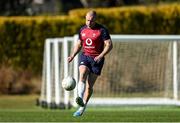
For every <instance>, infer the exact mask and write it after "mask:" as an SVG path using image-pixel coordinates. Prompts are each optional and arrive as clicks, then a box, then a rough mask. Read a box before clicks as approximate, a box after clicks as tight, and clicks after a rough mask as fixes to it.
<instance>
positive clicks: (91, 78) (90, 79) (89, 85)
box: [74, 73, 98, 116]
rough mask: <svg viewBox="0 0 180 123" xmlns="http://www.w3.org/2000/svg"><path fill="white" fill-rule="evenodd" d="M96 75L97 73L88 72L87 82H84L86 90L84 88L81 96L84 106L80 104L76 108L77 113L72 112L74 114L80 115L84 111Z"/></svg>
mask: <svg viewBox="0 0 180 123" xmlns="http://www.w3.org/2000/svg"><path fill="white" fill-rule="evenodd" d="M97 77H98V75H96V74H93V73H89V75H88V80H87V84H86V90H85V93H84V98H83V99H84V103H85V104H84V106H82V107H80V108H79V109H78V111H77V114H74V116H81V115H82V114H83V113H84V111H85V109H86V105H87V103H88V101H89V99H90V97H91V95H92V93H93V86H94V84H95V82H96V79H97Z"/></svg>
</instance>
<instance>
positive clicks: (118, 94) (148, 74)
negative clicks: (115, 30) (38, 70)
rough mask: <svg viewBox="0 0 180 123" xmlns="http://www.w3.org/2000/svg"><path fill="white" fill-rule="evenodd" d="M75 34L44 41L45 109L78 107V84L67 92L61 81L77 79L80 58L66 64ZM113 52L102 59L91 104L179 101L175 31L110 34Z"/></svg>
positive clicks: (179, 61)
mask: <svg viewBox="0 0 180 123" xmlns="http://www.w3.org/2000/svg"><path fill="white" fill-rule="evenodd" d="M77 39H78V36H77V35H75V36H74V37H64V38H51V39H46V42H45V47H44V60H43V76H42V88H41V96H40V98H39V102H40V104H41V105H42V106H43V107H50V108H57V107H59V108H70V107H71V106H77V104H76V103H75V98H76V97H77V88H75V89H74V91H71V92H68V91H65V90H64V89H62V86H61V81H62V79H63V78H64V77H65V76H67V75H71V76H73V77H74V78H75V80H76V82H77V81H78V56H76V57H75V59H74V61H73V62H72V63H70V64H69V63H68V61H67V57H68V56H69V55H70V53H71V50H72V49H73V45H74V44H75V42H76V41H77ZM111 39H112V41H113V46H114V47H113V50H112V51H111V52H110V54H108V55H107V56H106V58H105V64H104V67H103V70H102V75H101V76H100V77H99V78H98V79H97V82H96V83H95V86H94V94H93V96H92V98H91V99H90V100H89V103H88V104H89V105H92V106H95V105H98V106H100V105H180V100H179V98H180V97H179V93H180V92H179V90H180V88H179V86H180V84H179V81H178V80H179V79H180V78H179V67H180V56H179V54H178V52H179V49H178V47H180V43H178V41H180V36H178V35H111Z"/></svg>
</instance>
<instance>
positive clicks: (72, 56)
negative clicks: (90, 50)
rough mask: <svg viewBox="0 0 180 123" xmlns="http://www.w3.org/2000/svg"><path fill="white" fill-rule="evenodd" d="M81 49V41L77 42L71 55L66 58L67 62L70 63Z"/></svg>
mask: <svg viewBox="0 0 180 123" xmlns="http://www.w3.org/2000/svg"><path fill="white" fill-rule="evenodd" d="M81 47H82V44H81V40H78V41H77V42H76V44H75V46H74V49H73V52H72V54H71V55H70V56H69V57H68V62H71V61H72V60H73V59H74V57H75V56H76V55H77V54H78V52H79V51H80V50H81Z"/></svg>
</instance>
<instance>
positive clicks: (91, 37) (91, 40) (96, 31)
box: [79, 23, 110, 57]
mask: <svg viewBox="0 0 180 123" xmlns="http://www.w3.org/2000/svg"><path fill="white" fill-rule="evenodd" d="M79 39H80V40H81V41H82V46H83V53H84V54H85V55H87V56H91V57H96V56H98V55H99V54H100V53H101V52H102V51H103V49H104V41H105V40H108V39H110V35H109V32H108V30H107V29H106V28H105V27H104V26H102V25H100V24H97V23H96V24H95V26H94V27H93V28H88V27H87V26H86V25H85V26H83V27H82V28H81V29H80V31H79Z"/></svg>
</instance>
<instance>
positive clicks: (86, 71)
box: [68, 11, 112, 116]
mask: <svg viewBox="0 0 180 123" xmlns="http://www.w3.org/2000/svg"><path fill="white" fill-rule="evenodd" d="M95 21H96V12H95V11H89V12H87V14H86V25H85V26H83V27H82V28H81V29H80V32H79V40H78V41H77V43H76V45H75V47H74V50H73V53H72V54H71V55H70V56H69V57H68V62H71V61H72V60H73V58H74V57H75V56H76V55H77V53H78V52H79V51H80V50H81V48H82V49H83V51H82V54H81V56H80V60H79V82H78V87H77V88H78V97H77V98H76V103H77V104H78V105H79V106H80V107H79V109H78V110H77V111H76V112H75V113H74V114H73V116H81V115H82V114H83V112H84V111H85V109H86V105H87V103H88V100H89V98H90V97H91V95H92V93H93V85H94V83H95V81H96V79H97V77H98V76H99V75H100V74H101V69H102V67H103V64H104V56H105V55H106V54H107V53H109V51H110V50H111V49H112V41H111V38H110V35H109V33H108V31H107V29H106V28H105V27H103V26H102V25H100V24H98V23H96V22H95Z"/></svg>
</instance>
